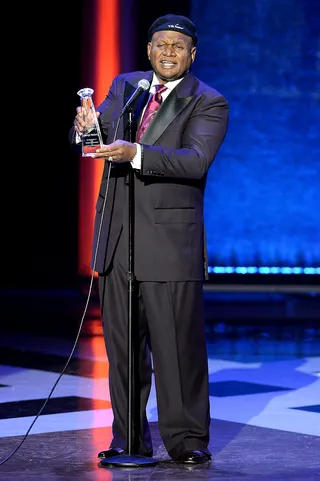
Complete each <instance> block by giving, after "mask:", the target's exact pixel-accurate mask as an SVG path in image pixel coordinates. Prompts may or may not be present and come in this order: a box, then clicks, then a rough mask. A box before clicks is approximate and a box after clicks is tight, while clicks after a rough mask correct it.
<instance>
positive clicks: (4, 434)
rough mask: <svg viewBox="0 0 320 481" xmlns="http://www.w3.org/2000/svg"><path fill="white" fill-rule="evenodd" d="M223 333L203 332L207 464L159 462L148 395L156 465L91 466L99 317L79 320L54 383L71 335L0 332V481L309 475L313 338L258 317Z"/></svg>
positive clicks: (314, 439) (319, 430)
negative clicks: (207, 401) (77, 335)
mask: <svg viewBox="0 0 320 481" xmlns="http://www.w3.org/2000/svg"><path fill="white" fill-rule="evenodd" d="M48 309H50V307H49V306H48ZM13 312H14V311H13ZM65 316H66V320H65V322H66V323H67V322H68V315H67V314H65ZM223 326H224V324H223V323H216V324H215V325H214V326H212V325H210V326H209V328H208V353H209V359H208V362H209V372H210V403H211V418H212V419H211V442H210V449H211V451H212V454H213V458H212V462H211V463H210V464H208V465H199V466H195V467H191V468H190V467H187V466H183V465H177V464H175V463H174V462H172V461H171V460H170V458H169V457H168V456H167V453H166V451H165V448H164V446H163V444H162V442H161V438H160V435H159V433H158V427H157V406H156V397H155V391H154V388H153V389H152V392H151V396H150V400H149V404H148V418H149V421H150V423H151V427H152V434H153V443H154V458H155V459H156V460H157V461H159V462H158V464H157V465H156V466H149V467H135V468H118V467H112V468H107V467H102V466H100V465H99V460H98V459H97V453H98V452H99V451H101V450H103V449H106V448H107V447H108V446H109V442H110V439H111V428H110V426H111V423H112V412H111V404H110V398H109V390H108V363H107V358H106V353H105V348H104V342H103V337H102V335H101V326H100V323H99V320H97V319H91V320H89V321H86V323H85V326H84V328H83V331H82V333H81V336H80V338H79V342H78V343H77V346H76V349H75V352H74V354H73V356H72V359H71V362H70V363H69V364H68V367H67V368H66V370H65V372H64V374H63V375H62V377H60V373H61V372H62V370H63V369H64V367H65V364H66V362H67V360H68V358H69V356H70V354H71V352H72V348H73V344H74V340H75V339H72V338H71V337H70V336H68V337H67V338H64V337H61V336H56V337H55V336H53V335H50V336H44V335H41V336H40V335H39V336H37V335H36V334H35V333H29V334H28V333H27V329H25V331H24V332H22V331H21V332H20V331H19V332H12V331H11V332H10V330H5V331H2V332H1V333H0V463H2V464H1V465H0V479H1V481H9V480H12V481H13V480H16V479H23V480H24V481H31V480H41V481H42V480H47V481H54V480H72V479H77V480H79V481H86V480H88V481H89V480H90V481H93V480H95V481H100V480H101V481H102V480H104V481H105V480H126V481H127V480H128V481H129V480H130V481H138V480H139V481H142V480H153V481H162V480H172V481H174V480H180V479H183V478H184V479H189V480H192V481H194V480H202V479H206V480H220V479H221V480H222V479H229V480H242V481H258V480H270V481H277V480H286V481H291V480H300V481H317V480H319V479H320V345H319V332H317V331H315V330H313V331H311V330H310V329H309V330H305V329H303V326H300V327H299V326H298V327H297V326H295V328H294V329H295V330H294V331H292V332H291V331H290V332H291V334H290V333H289V330H288V329H289V328H288V325H287V327H286V328H284V330H283V332H282V331H281V326H280V327H279V326H278V327H277V330H276V331H275V328H274V326H270V328H268V325H267V322H266V320H265V319H264V321H263V328H259V329H258V330H257V329H254V328H253V326H252V322H251V325H250V326H248V327H247V328H246V327H245V324H244V323H242V325H239V323H238V324H237V325H236V326H235V327H234V328H233V330H232V333H231V335H230V331H228V330H227V329H225V328H223ZM224 327H226V326H224ZM279 330H280V334H281V332H282V335H280V337H279ZM227 331H228V332H229V334H228V332H227ZM257 332H258V334H257ZM275 333H276V334H275ZM294 333H296V335H295V334H294ZM297 333H298V334H299V335H297ZM54 385H56V387H55V389H54V390H53V392H52V396H51V398H50V400H49V401H48V403H47V404H46V406H45V407H44V409H43V411H42V413H41V415H40V416H39V417H38V418H37V420H36V422H35V423H34V424H33V427H32V429H31V431H30V433H29V434H28V436H27V438H26V439H25V440H24V442H23V444H22V445H21V446H20V447H19V444H20V443H21V441H22V440H23V439H24V436H25V434H26V433H27V431H28V429H29V428H30V426H31V424H32V423H33V422H34V420H35V417H36V415H37V414H38V413H39V411H40V409H41V408H42V406H43V404H44V402H45V400H46V398H47V397H48V395H49V393H50V392H51V391H52V389H53V387H54ZM17 448H18V449H17ZM16 449H17V451H16V452H15V453H14V454H13V455H12V456H11V454H12V453H13V452H14V451H15V450H16ZM10 456H11V457H10ZM8 457H10V458H9V459H8V460H7V461H6V462H4V460H5V459H7V458H8Z"/></svg>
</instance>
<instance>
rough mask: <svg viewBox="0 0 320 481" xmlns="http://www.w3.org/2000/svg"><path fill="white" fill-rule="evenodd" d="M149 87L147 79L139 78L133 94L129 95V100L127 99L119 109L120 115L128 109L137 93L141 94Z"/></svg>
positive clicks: (137, 95)
mask: <svg viewBox="0 0 320 481" xmlns="http://www.w3.org/2000/svg"><path fill="white" fill-rule="evenodd" d="M149 87H150V82H149V80H147V79H145V78H144V79H142V80H140V81H139V83H138V87H137V88H136V90H135V91H134V92H133V94H132V95H131V97H130V98H129V100H128V101H127V103H126V104H125V106H124V107H123V109H122V110H121V114H120V116H121V115H123V114H124V113H125V111H126V110H128V109H129V107H131V105H132V104H133V102H134V101H135V100H136V99H137V98H138V97H139V95H141V94H142V92H143V91H144V90H148V89H149Z"/></svg>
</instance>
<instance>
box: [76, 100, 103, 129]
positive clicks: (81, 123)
mask: <svg viewBox="0 0 320 481" xmlns="http://www.w3.org/2000/svg"><path fill="white" fill-rule="evenodd" d="M96 116H97V118H99V116H100V112H96ZM92 124H94V119H93V115H92V112H91V111H90V109H89V110H88V109H87V108H86V107H80V106H79V107H77V115H76V116H75V118H74V122H73V126H74V130H75V131H76V132H77V134H79V135H82V132H83V131H84V130H86V129H87V128H88V127H89V126H90V125H92Z"/></svg>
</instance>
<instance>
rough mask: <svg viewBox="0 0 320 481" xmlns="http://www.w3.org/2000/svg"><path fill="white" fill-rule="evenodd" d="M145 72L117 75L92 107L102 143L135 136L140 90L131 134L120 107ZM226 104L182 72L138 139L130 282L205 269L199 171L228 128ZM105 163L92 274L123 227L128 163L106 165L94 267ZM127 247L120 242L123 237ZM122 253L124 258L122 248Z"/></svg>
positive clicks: (102, 267) (188, 276)
mask: <svg viewBox="0 0 320 481" xmlns="http://www.w3.org/2000/svg"><path fill="white" fill-rule="evenodd" d="M152 74H153V72H152V71H149V72H132V73H129V74H122V75H119V76H117V77H116V78H115V79H114V81H113V83H112V86H111V88H110V90H109V93H108V95H107V96H106V98H105V100H104V102H103V103H102V104H101V105H100V106H98V107H97V110H98V111H100V112H101V115H100V119H99V120H100V124H101V129H102V132H103V136H104V142H105V143H111V142H112V141H113V140H115V139H125V140H130V139H131V140H132V141H133V142H134V140H135V133H136V129H137V124H138V120H139V117H140V115H141V111H142V109H143V107H144V105H145V103H146V101H147V98H148V92H147V91H146V92H144V93H143V94H142V95H141V96H140V97H139V98H138V99H137V102H136V104H134V106H133V109H134V116H133V123H132V125H131V134H130V132H129V131H128V130H129V129H128V127H129V122H128V114H127V113H126V114H125V115H124V116H123V117H122V118H121V121H120V123H119V125H118V119H119V117H120V112H121V109H122V108H123V106H124V104H125V102H126V101H127V100H128V99H129V98H130V96H131V95H132V93H133V92H134V90H135V89H136V88H137V85H138V82H139V80H141V79H143V78H146V79H147V80H149V81H150V83H151V81H152ZM228 114H229V109H228V103H227V101H226V99H225V98H224V97H223V96H222V95H221V94H220V93H219V92H217V91H216V90H215V89H213V88H211V87H210V86H208V85H206V84H204V83H203V82H201V81H200V80H199V79H197V78H196V77H195V76H194V75H193V73H192V72H189V73H188V74H187V75H186V76H185V77H184V78H183V80H182V81H181V82H180V83H179V84H178V85H177V86H176V88H175V89H174V90H173V91H172V92H171V93H170V94H169V96H168V98H167V99H166V100H165V102H164V103H163V104H162V106H161V107H160V110H159V111H158V113H157V115H156V118H155V119H154V120H153V122H152V124H151V125H150V126H149V128H148V130H147V131H146V133H145V134H144V137H143V138H142V139H141V140H140V143H141V144H142V167H141V171H140V172H135V173H134V187H133V188H134V273H135V276H136V278H137V280H144V281H185V280H203V279H204V278H205V274H206V272H205V271H206V268H207V266H206V262H205V248H204V247H205V239H204V217H203V207H204V206H203V204H204V190H205V185H206V178H207V172H208V169H209V167H210V165H211V164H212V162H213V161H214V158H215V156H216V154H217V152H218V150H219V147H220V146H221V144H222V142H223V140H224V137H225V135H226V131H227V125H228ZM109 165H110V164H109V163H107V162H106V164H105V168H104V172H103V176H102V181H101V187H100V192H99V196H98V199H97V204H96V218H95V227H94V239H93V260H92V267H95V270H96V271H97V272H99V273H102V272H104V271H106V269H107V268H108V266H109V265H110V261H111V259H112V256H113V253H114V249H115V246H116V243H117V240H118V238H119V235H120V232H121V231H122V232H123V235H124V236H125V239H127V234H128V172H129V169H130V168H131V166H130V164H129V163H123V164H116V163H114V164H112V165H113V166H112V168H111V176H110V181H109V189H108V194H107V200H106V204H105V209H104V215H103V221H102V225H101V235H100V240H99V245H98V250H97V255H96V262H95V265H94V261H95V258H94V254H95V249H96V245H97V236H98V231H99V226H100V222H101V214H102V208H103V204H104V198H105V193H106V184H107V174H108V168H109ZM125 242H126V244H125V245H127V240H126V241H125ZM124 255H127V254H126V253H124Z"/></svg>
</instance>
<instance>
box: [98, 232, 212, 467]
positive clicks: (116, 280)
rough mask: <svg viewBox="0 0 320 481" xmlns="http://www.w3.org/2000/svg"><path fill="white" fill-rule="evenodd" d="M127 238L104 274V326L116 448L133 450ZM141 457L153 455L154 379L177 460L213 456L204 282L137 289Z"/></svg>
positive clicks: (140, 284)
mask: <svg viewBox="0 0 320 481" xmlns="http://www.w3.org/2000/svg"><path fill="white" fill-rule="evenodd" d="M122 242H123V238H122V236H120V241H119V244H118V249H117V250H116V253H115V256H114V259H113V262H112V265H111V266H110V268H109V270H108V271H107V272H106V273H105V274H100V275H99V295H100V306H101V312H102V322H103V330H104V337H105V343H106V351H107V357H108V361H109V388H110V396H111V404H112V409H113V415H114V419H113V426H112V429H113V440H112V442H111V445H110V447H121V448H123V449H126V448H127V446H128V444H127V442H128V438H127V435H128V419H127V418H128V416H127V412H128V409H127V406H128V404H127V401H128V389H127V387H128V372H127V367H128V305H129V303H128V298H129V296H128V276H127V274H128V271H127V265H128V262H127V259H125V258H124V257H123V252H124V251H125V249H123V246H122V247H121V243H122ZM134 286H135V289H134V302H133V304H132V305H133V309H132V316H131V319H132V329H133V344H134V349H133V354H134V359H135V361H134V363H133V364H134V392H135V393H136V394H135V396H134V398H135V403H134V408H133V409H134V418H135V423H134V429H133V432H134V438H135V440H134V444H133V453H134V454H141V455H146V454H147V453H149V454H150V453H151V454H152V452H153V451H152V439H151V434H150V429H149V423H148V420H147V414H146V407H147V402H148V398H149V394H150V389H151V385H152V381H153V376H152V374H153V373H154V381H155V390H156V399H157V410H158V426H159V431H160V435H161V438H162V440H163V443H164V445H165V447H166V450H167V452H168V453H169V455H170V456H171V457H172V459H175V458H177V457H178V456H179V455H180V454H182V453H183V452H184V451H188V450H192V449H196V450H202V451H204V452H206V453H208V454H210V452H209V451H208V443H209V425H210V407H209V390H208V360H207V348H206V339H205V320H204V309H203V284H202V282H193V281H183V282H180V281H179V282H176V281H175V282H172V281H168V282H149V281H148V282H144V281H143V280H136V281H135V283H134Z"/></svg>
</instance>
